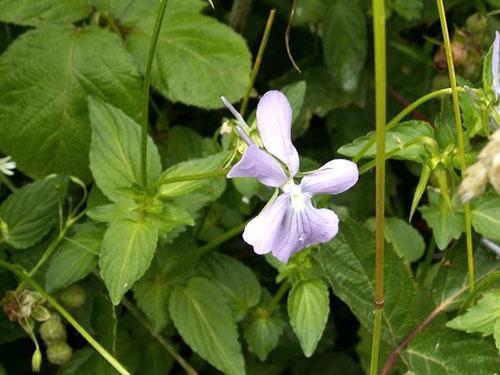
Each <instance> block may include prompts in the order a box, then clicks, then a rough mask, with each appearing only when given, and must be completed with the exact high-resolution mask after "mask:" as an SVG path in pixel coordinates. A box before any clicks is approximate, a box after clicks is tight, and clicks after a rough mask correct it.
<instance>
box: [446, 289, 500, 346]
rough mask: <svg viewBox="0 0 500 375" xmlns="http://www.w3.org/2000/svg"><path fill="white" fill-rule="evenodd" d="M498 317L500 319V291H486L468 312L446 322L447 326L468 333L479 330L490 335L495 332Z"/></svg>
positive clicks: (485, 334) (484, 334)
mask: <svg viewBox="0 0 500 375" xmlns="http://www.w3.org/2000/svg"><path fill="white" fill-rule="evenodd" d="M497 319H500V292H498V291H496V292H495V291H494V292H489V293H485V294H484V295H483V297H482V298H481V299H480V300H479V302H478V303H477V304H476V305H474V306H472V307H471V308H469V309H468V310H467V312H466V313H464V314H462V315H459V316H457V317H456V318H454V319H452V320H450V321H449V322H448V323H446V326H447V327H449V328H453V329H458V330H460V331H465V332H468V333H474V332H478V333H481V334H482V335H483V336H490V335H492V334H493V332H494V327H495V323H496V321H497Z"/></svg>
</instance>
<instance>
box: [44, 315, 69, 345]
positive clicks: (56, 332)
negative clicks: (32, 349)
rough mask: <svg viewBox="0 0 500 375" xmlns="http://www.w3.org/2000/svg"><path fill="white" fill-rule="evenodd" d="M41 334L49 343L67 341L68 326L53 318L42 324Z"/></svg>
mask: <svg viewBox="0 0 500 375" xmlns="http://www.w3.org/2000/svg"><path fill="white" fill-rule="evenodd" d="M40 336H42V339H43V341H44V342H45V343H46V344H47V345H50V344H51V343H54V342H61V341H66V328H65V327H64V324H62V323H61V321H60V320H58V319H54V318H51V319H49V320H47V321H46V322H43V323H42V325H41V326H40Z"/></svg>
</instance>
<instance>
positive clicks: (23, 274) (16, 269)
mask: <svg viewBox="0 0 500 375" xmlns="http://www.w3.org/2000/svg"><path fill="white" fill-rule="evenodd" d="M0 267H4V268H6V269H7V270H9V271H11V272H12V273H14V274H15V275H17V276H18V277H19V279H21V281H22V282H24V283H26V284H29V285H30V286H31V287H32V288H33V289H34V290H36V291H37V292H38V293H40V295H42V297H43V298H45V300H46V301H47V302H48V303H49V304H50V305H51V306H52V307H53V308H54V309H55V310H56V311H57V312H58V313H59V314H61V315H62V316H63V317H64V319H66V320H67V321H68V323H69V324H71V326H73V328H74V329H75V330H76V331H77V332H78V333H79V334H80V335H82V336H83V338H84V339H85V340H86V341H87V342H88V343H89V344H90V345H91V346H92V347H93V348H94V349H95V350H96V351H97V352H98V353H99V354H100V355H101V356H102V357H103V358H104V359H105V360H106V361H108V363H109V364H110V365H111V366H113V367H114V368H115V369H116V371H118V373H120V374H121V375H130V373H129V372H128V371H127V369H126V368H125V367H124V366H123V365H122V364H121V363H120V362H119V361H118V360H117V359H116V358H115V357H113V356H112V355H111V354H110V353H109V352H108V351H107V350H106V349H104V347H102V345H101V344H99V343H98V342H97V341H96V340H95V339H94V338H93V337H92V336H91V335H90V333H88V332H87V331H86V330H85V328H83V327H82V326H81V325H80V324H79V323H78V322H77V321H76V320H75V318H73V316H71V314H70V313H69V312H67V311H66V310H65V309H64V307H62V306H61V305H60V304H59V303H58V302H57V301H56V300H55V299H54V298H52V296H51V295H50V294H48V293H47V292H46V291H45V289H43V288H42V287H41V286H40V285H39V284H38V283H37V282H36V281H35V280H33V279H32V278H31V277H30V275H29V274H28V272H27V271H26V270H25V269H24V268H23V267H21V266H19V265H14V264H11V263H8V262H6V261H5V260H3V259H0Z"/></svg>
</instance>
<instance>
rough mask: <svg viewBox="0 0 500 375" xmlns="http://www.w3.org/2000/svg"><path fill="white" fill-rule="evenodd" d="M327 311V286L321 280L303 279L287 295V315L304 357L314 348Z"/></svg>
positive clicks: (324, 325) (328, 302) (323, 327)
mask: <svg viewBox="0 0 500 375" xmlns="http://www.w3.org/2000/svg"><path fill="white" fill-rule="evenodd" d="M329 312H330V298H329V296H328V288H327V286H326V285H325V283H324V282H323V281H322V280H319V279H316V280H304V281H300V282H299V283H297V284H295V285H294V286H293V287H292V290H291V291H290V294H289V295H288V315H289V316H290V324H291V325H292V328H293V330H294V331H295V334H296V335H297V337H298V338H299V342H300V346H301V347H302V351H303V352H304V355H305V356H306V357H310V356H312V355H313V353H314V351H315V350H316V347H317V346H318V342H319V340H320V339H321V336H322V335H323V331H324V330H325V327H326V322H327V320H328V314H329Z"/></svg>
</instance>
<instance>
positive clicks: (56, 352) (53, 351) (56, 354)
mask: <svg viewBox="0 0 500 375" xmlns="http://www.w3.org/2000/svg"><path fill="white" fill-rule="evenodd" d="M72 355H73V349H71V346H69V345H68V344H67V343H66V342H64V341H62V342H56V343H54V344H51V345H49V346H48V347H47V359H48V360H49V362H50V363H52V364H54V365H58V366H62V365H64V364H65V363H66V362H68V361H69V360H70V359H71V356H72Z"/></svg>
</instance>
